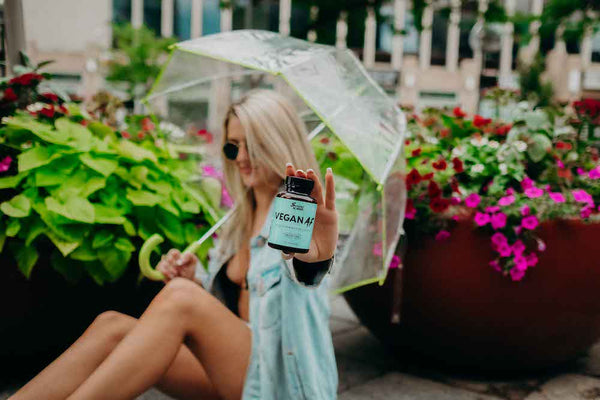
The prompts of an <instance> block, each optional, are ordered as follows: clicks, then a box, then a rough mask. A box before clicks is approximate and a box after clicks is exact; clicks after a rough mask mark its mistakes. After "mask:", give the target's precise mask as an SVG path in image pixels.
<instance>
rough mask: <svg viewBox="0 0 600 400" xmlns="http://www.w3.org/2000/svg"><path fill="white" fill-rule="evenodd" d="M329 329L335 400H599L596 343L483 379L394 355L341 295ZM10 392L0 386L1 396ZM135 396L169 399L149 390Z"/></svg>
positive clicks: (3, 399)
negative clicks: (569, 355) (515, 375)
mask: <svg viewBox="0 0 600 400" xmlns="http://www.w3.org/2000/svg"><path fill="white" fill-rule="evenodd" d="M331 330H332V333H333V342H334V345H335V350H336V357H337V362H338V369H339V376H340V385H339V400H358V399H369V400H494V399H496V400H498V399H505V400H600V343H599V344H598V345H596V346H595V347H594V348H593V349H592V350H591V351H590V354H589V356H587V357H583V358H582V359H580V360H578V361H577V362H576V363H574V364H573V365H572V366H571V367H570V368H569V369H567V370H565V369H563V370H560V371H555V372H553V373H547V374H544V375H541V376H539V375H538V376H531V377H524V378H522V379H516V380H510V381H505V380H486V381H483V380H477V379H473V378H469V377H464V376H451V375H449V374H448V373H444V372H440V371H436V370H435V369H433V368H432V369H429V370H428V369H424V368H423V367H416V366H414V365H410V364H403V363H402V362H400V361H398V360H397V359H394V358H393V357H392V356H391V355H390V354H389V353H387V352H386V350H385V349H384V348H383V347H382V346H381V344H379V342H378V341H377V340H376V339H375V338H374V337H373V336H372V335H371V334H370V333H369V332H368V331H367V330H366V329H365V328H363V327H362V326H360V324H359V323H358V321H357V319H356V317H355V316H354V314H353V313H352V311H351V310H350V309H349V308H348V306H347V305H346V302H345V301H344V300H343V298H341V297H336V298H333V299H332V318H331ZM12 391H13V390H12V389H11V388H0V400H6V399H7V398H8V395H9V394H10V393H12ZM137 400H171V398H169V397H168V396H165V395H163V394H161V393H159V392H158V391H156V390H150V391H148V392H146V393H145V394H144V395H142V396H140V397H138V399H137ZM281 400H285V399H281Z"/></svg>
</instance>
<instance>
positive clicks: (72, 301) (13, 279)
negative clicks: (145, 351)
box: [0, 256, 163, 381]
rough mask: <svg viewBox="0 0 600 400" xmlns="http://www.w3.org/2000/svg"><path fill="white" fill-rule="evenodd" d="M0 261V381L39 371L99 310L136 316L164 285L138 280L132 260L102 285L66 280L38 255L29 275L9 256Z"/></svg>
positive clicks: (86, 281) (83, 328)
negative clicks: (115, 278)
mask: <svg viewBox="0 0 600 400" xmlns="http://www.w3.org/2000/svg"><path fill="white" fill-rule="evenodd" d="M135 260H137V257H135ZM0 264H1V265H2V279H0V303H1V304H2V305H1V307H0V360H2V363H3V365H4V368H3V374H2V376H1V377H0V381H2V380H7V381H10V380H11V379H27V378H29V377H31V376H32V375H34V374H35V373H37V372H39V371H40V370H41V368H43V367H44V366H45V365H46V364H47V363H48V362H50V361H51V360H53V359H54V358H56V357H57V356H58V355H60V353H61V352H62V351H64V350H65V349H66V348H67V347H68V346H69V345H70V344H71V343H72V342H73V341H74V340H75V339H76V338H77V337H78V336H80V335H81V334H82V333H83V331H84V330H85V328H86V327H87V326H88V325H89V324H90V323H91V322H92V321H93V320H94V318H95V317H96V316H97V315H98V314H99V313H101V312H103V311H106V310H118V311H121V312H124V313H126V314H129V315H133V316H139V315H140V314H141V313H142V312H143V311H144V309H145V308H146V307H147V305H148V304H149V303H150V301H151V300H152V298H153V297H154V296H155V295H156V293H158V291H159V290H160V289H161V287H162V286H163V285H162V284H161V283H156V282H149V281H147V280H144V281H143V282H142V283H141V284H138V283H137V278H138V274H139V269H138V267H137V263H135V262H133V261H132V262H131V263H130V265H129V268H128V270H127V272H126V273H125V275H124V276H123V277H121V278H120V279H119V280H118V281H117V282H115V283H112V284H108V283H107V284H105V285H104V286H98V285H97V284H96V283H94V282H93V281H92V280H91V279H90V278H86V279H83V280H82V281H81V282H79V283H77V284H70V283H68V282H67V281H65V279H64V278H63V277H62V276H60V275H59V274H58V272H56V271H54V269H52V267H50V265H49V263H48V262H47V260H46V259H45V258H44V257H43V256H42V257H41V259H40V262H39V264H38V265H36V267H35V268H34V270H33V273H32V275H31V279H29V280H27V279H26V278H25V277H24V276H23V275H22V274H21V272H19V270H18V269H17V266H16V265H14V262H13V261H12V260H10V259H7V258H6V257H4V256H3V257H2V258H0Z"/></svg>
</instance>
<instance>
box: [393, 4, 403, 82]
mask: <svg viewBox="0 0 600 400" xmlns="http://www.w3.org/2000/svg"><path fill="white" fill-rule="evenodd" d="M405 20H406V0H394V38H393V39H392V68H393V69H395V70H396V71H400V68H402V56H403V55H404V34H402V33H401V32H402V31H404V28H405V26H406V24H405Z"/></svg>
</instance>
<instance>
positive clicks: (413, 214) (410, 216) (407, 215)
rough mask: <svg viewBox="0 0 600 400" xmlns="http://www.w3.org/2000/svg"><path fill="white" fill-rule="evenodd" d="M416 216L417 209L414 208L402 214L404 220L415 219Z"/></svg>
mask: <svg viewBox="0 0 600 400" xmlns="http://www.w3.org/2000/svg"><path fill="white" fill-rule="evenodd" d="M416 215H417V209H416V208H411V209H410V210H407V211H406V213H405V214H404V218H406V219H415V217H416Z"/></svg>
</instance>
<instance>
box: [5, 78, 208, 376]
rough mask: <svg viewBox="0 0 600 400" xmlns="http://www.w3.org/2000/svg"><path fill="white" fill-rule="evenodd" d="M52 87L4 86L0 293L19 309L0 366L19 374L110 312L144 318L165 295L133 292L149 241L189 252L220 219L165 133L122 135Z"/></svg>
mask: <svg viewBox="0 0 600 400" xmlns="http://www.w3.org/2000/svg"><path fill="white" fill-rule="evenodd" d="M47 79H49V75H47V74H42V73H39V72H38V71H37V70H32V71H30V72H27V73H25V74H23V75H20V76H17V77H14V78H12V79H7V80H4V81H2V82H0V93H2V98H1V99H0V113H1V115H2V116H3V118H2V121H1V123H0V151H1V153H0V257H1V258H2V261H3V265H4V274H5V275H4V276H3V279H2V280H1V281H0V282H1V283H0V287H1V288H0V292H1V293H2V296H3V300H4V304H11V306H10V307H3V311H2V313H0V318H2V321H3V323H2V326H1V328H0V338H1V339H0V342H1V343H3V345H2V346H0V354H2V358H3V359H5V360H10V361H13V364H12V365H13V369H12V371H13V372H15V371H18V370H19V368H18V366H19V365H21V366H24V367H27V370H28V371H32V370H34V369H35V368H37V367H38V366H39V364H40V363H43V362H45V361H46V360H47V359H48V358H51V357H54V356H56V353H57V352H58V351H61V350H62V349H63V348H64V346H66V345H67V344H69V343H70V342H71V341H72V340H73V339H74V338H75V337H76V336H78V335H79V334H81V332H82V329H83V328H84V327H85V326H87V324H89V323H90V322H91V320H92V319H93V318H94V317H95V315H96V314H98V313H99V312H101V311H103V310H106V309H110V308H113V309H118V310H121V311H124V312H127V313H130V314H137V315H139V313H140V312H141V311H143V309H144V308H145V307H146V305H147V304H148V302H149V301H150V300H151V299H152V297H153V296H154V295H155V293H156V292H157V291H158V290H159V289H160V287H161V286H160V284H152V283H149V282H144V283H143V284H138V283H137V282H136V281H138V279H139V269H138V268H137V257H136V254H137V250H138V249H139V248H140V247H141V244H142V243H143V241H144V240H145V239H147V238H148V237H149V236H151V235H152V234H154V233H161V234H163V235H164V236H165V237H166V238H167V240H166V242H165V246H164V248H163V250H166V249H168V248H171V247H175V248H182V247H183V246H184V245H186V244H188V243H190V242H192V241H194V240H196V239H197V238H198V237H199V236H200V235H202V234H203V233H204V232H205V231H206V230H208V228H209V226H210V224H211V223H213V222H214V221H215V220H216V219H217V218H218V216H219V211H218V210H217V209H215V207H213V205H211V202H210V200H209V198H214V197H215V195H214V194H213V195H210V196H205V194H204V192H203V191H202V190H200V189H199V188H197V187H193V186H191V185H189V184H187V183H186V182H187V181H188V180H189V179H190V178H191V177H192V174H193V173H194V171H195V170H196V161H195V160H193V159H181V158H180V157H178V154H177V153H175V152H173V151H172V148H171V146H170V145H169V144H168V142H167V141H166V140H165V138H164V133H163V132H162V131H161V130H160V129H159V125H158V121H156V120H155V119H153V118H151V117H148V116H131V117H128V118H127V119H126V122H127V124H126V126H124V127H122V128H117V129H115V128H113V127H111V126H109V125H106V124H104V123H102V122H100V121H99V120H97V119H96V118H95V116H94V115H92V114H89V113H88V112H87V111H86V110H85V109H83V108H81V107H80V106H78V105H77V104H74V103H70V102H68V101H66V99H63V98H61V97H59V96H57V95H56V94H54V93H52V92H43V91H41V90H40V86H39V84H40V82H43V81H45V80H47ZM218 189H219V190H218V191H219V193H218V195H219V196H220V188H218ZM209 246H210V243H208V242H207V243H206V245H204V246H203V247H202V248H201V249H200V250H199V254H198V255H199V256H200V257H201V258H204V257H206V251H207V250H208V247H209ZM156 257H158V255H156ZM29 356H31V357H29ZM33 359H35V361H33Z"/></svg>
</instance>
